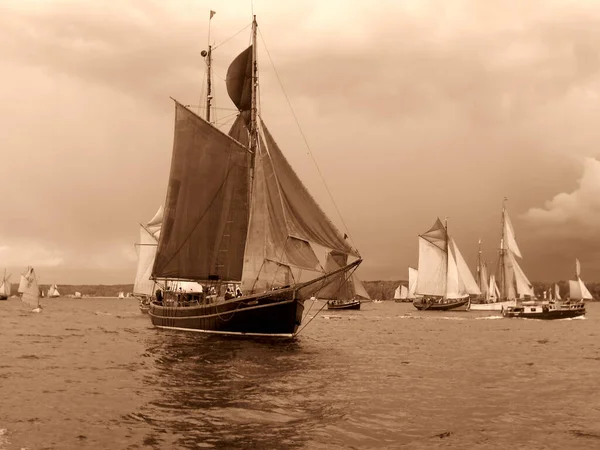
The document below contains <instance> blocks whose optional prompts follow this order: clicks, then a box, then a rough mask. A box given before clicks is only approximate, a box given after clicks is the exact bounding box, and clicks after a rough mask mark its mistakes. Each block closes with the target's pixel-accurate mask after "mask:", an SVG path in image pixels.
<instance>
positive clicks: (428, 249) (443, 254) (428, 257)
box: [413, 219, 481, 311]
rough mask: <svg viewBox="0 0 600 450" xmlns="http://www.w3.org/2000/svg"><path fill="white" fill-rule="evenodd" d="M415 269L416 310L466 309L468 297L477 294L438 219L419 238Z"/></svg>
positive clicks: (463, 262) (455, 246)
mask: <svg viewBox="0 0 600 450" xmlns="http://www.w3.org/2000/svg"><path fill="white" fill-rule="evenodd" d="M418 270H419V275H418V278H417V288H416V294H417V295H422V296H423V297H422V298H419V299H416V300H414V301H413V305H414V306H415V308H417V309H420V310H424V309H426V310H432V311H447V310H458V309H467V308H468V306H469V295H470V294H472V295H480V294H481V291H480V290H479V287H478V286H477V283H476V282H475V279H474V278H473V275H472V274H471V271H470V270H469V268H468V266H467V263H466V262H465V260H464V258H463V256H462V254H461V253H460V251H459V249H458V246H457V245H456V242H454V239H453V238H452V237H451V236H449V235H448V229H447V225H446V226H444V225H443V224H442V222H441V221H440V219H437V220H436V222H435V223H434V225H433V226H432V227H431V228H430V229H429V230H428V231H427V232H425V233H423V234H421V235H419V268H418Z"/></svg>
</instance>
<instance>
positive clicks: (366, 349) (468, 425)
mask: <svg viewBox="0 0 600 450" xmlns="http://www.w3.org/2000/svg"><path fill="white" fill-rule="evenodd" d="M42 305H43V311H42V312H41V313H33V312H30V308H29V307H27V306H26V305H24V304H23V303H22V302H21V301H20V300H18V299H14V298H11V299H9V300H8V301H3V302H0V336H1V338H0V449H1V450H9V449H10V450H12V449H16V450H22V449H28V450H46V449H48V450H49V449H57V450H69V449H282V450H292V449H328V450H332V449H405V448H406V449H438V448H453V449H455V448H456V449H599V448H600V345H599V339H600V305H599V304H594V303H592V304H588V306H587V311H588V312H587V314H586V316H585V318H578V319H565V320H558V321H535V320H529V321H528V320H524V319H503V318H500V317H498V316H494V315H492V314H494V313H492V312H490V313H487V312H454V313H452V312H430V311H417V310H416V309H415V308H414V307H413V306H412V305H411V304H409V303H394V302H390V301H386V302H383V303H364V304H363V305H362V308H361V310H360V311H327V310H326V309H323V310H321V311H320V309H321V308H322V306H323V303H322V302H320V301H316V302H314V304H313V302H307V308H306V311H305V313H306V314H305V318H304V322H303V325H307V326H306V328H304V329H303V330H302V331H301V332H300V334H299V335H298V337H297V339H296V340H294V341H291V342H290V341H288V342H272V341H253V340H243V339H233V338H223V337H216V336H207V335H202V334H197V333H188V332H180V331H177V332H175V331H166V330H159V329H155V328H153V327H152V325H151V323H150V319H149V317H148V316H147V315H144V314H142V313H141V312H140V310H139V309H138V304H137V302H136V300H135V299H133V298H128V299H116V298H83V299H73V298H58V299H45V300H43V303H42ZM319 311H320V312H319ZM317 313H318V314H317Z"/></svg>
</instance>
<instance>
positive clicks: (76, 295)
mask: <svg viewBox="0 0 600 450" xmlns="http://www.w3.org/2000/svg"><path fill="white" fill-rule="evenodd" d="M73 297H75V298H81V292H75V295H73Z"/></svg>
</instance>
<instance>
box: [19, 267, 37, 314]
mask: <svg viewBox="0 0 600 450" xmlns="http://www.w3.org/2000/svg"><path fill="white" fill-rule="evenodd" d="M22 280H24V281H23V292H22V294H23V295H22V296H21V301H23V302H24V303H26V304H27V305H29V306H30V307H32V308H33V309H32V312H42V307H41V306H40V287H39V286H38V282H37V277H36V275H35V271H34V270H33V267H28V268H27V271H26V273H25V275H23V279H22Z"/></svg>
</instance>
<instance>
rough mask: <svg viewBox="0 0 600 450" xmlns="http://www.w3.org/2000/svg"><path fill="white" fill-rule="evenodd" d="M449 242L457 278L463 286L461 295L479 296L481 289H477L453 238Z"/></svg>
mask: <svg viewBox="0 0 600 450" xmlns="http://www.w3.org/2000/svg"><path fill="white" fill-rule="evenodd" d="M450 242H451V243H452V250H453V251H454V257H455V260H456V268H457V270H458V276H459V278H460V280H461V282H462V285H463V286H464V291H462V294H464V293H467V294H471V295H481V289H479V286H478V285H477V282H476V281H475V278H473V274H472V273H471V271H470V270H469V266H467V263H466V261H465V259H464V258H463V256H462V254H461V253H460V250H459V249H458V246H457V245H456V242H455V241H454V238H451V239H450Z"/></svg>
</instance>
